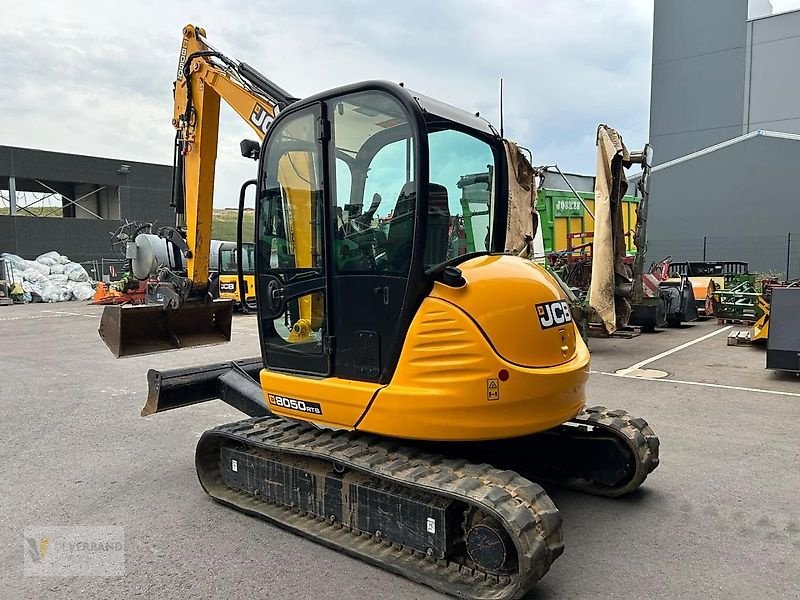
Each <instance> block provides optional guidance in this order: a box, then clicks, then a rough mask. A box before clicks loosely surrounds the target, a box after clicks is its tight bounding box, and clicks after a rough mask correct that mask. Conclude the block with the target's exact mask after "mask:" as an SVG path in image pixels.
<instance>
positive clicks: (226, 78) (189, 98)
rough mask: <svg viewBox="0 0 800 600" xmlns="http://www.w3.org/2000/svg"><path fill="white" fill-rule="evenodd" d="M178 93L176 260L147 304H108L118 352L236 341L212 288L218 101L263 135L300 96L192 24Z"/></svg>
mask: <svg viewBox="0 0 800 600" xmlns="http://www.w3.org/2000/svg"><path fill="white" fill-rule="evenodd" d="M174 95H175V102H174V111H173V118H172V125H173V126H174V127H175V129H176V131H177V134H176V145H175V172H174V182H175V185H174V190H175V193H174V198H173V205H174V207H175V213H176V225H175V227H174V228H173V227H169V228H164V229H162V230H161V231H160V232H159V236H160V237H161V238H163V243H164V244H166V245H167V246H168V249H169V251H170V254H171V255H172V256H174V263H175V264H174V265H173V266H172V267H170V265H161V266H160V267H159V269H158V272H157V274H156V276H157V281H154V282H153V283H152V284H151V285H150V286H149V294H148V299H149V302H148V304H146V305H136V306H125V305H117V306H108V307H106V308H105V310H104V311H103V316H102V318H101V322H100V329H99V333H100V337H101V338H102V339H103V341H104V342H105V343H106V345H107V346H108V347H109V349H110V350H111V352H112V353H113V354H114V356H116V357H117V358H119V357H123V356H132V355H138V354H146V353H152V352H161V351H164V350H171V349H177V348H185V347H191V346H200V345H207V344H217V343H223V342H228V341H230V338H231V318H232V312H233V302H232V301H231V300H213V301H212V300H211V296H210V294H209V290H208V286H209V263H210V253H211V224H212V219H213V199H214V174H215V166H216V159H217V145H218V140H219V111H220V100H224V101H225V102H226V103H227V104H228V105H230V107H231V108H232V109H233V110H234V111H235V112H236V113H237V114H238V115H239V116H240V117H241V118H242V119H243V120H244V121H245V122H246V123H247V124H248V125H249V126H250V127H251V128H252V130H253V131H254V133H255V134H256V135H257V136H258V138H259V140H262V139H263V138H264V135H265V134H266V131H267V129H268V127H269V125H270V124H271V123H272V121H273V120H274V118H275V116H276V115H277V113H278V111H279V110H280V108H281V107H283V106H286V105H287V104H290V103H291V102H293V101H295V100H296V98H294V97H292V96H291V95H290V94H288V93H287V92H286V91H285V90H283V89H281V88H280V87H279V86H277V85H276V84H274V83H272V82H271V81H270V80H269V79H267V78H266V77H264V76H263V75H261V74H260V73H259V72H258V71H256V70H255V69H253V68H252V67H250V66H249V65H247V64H246V63H240V62H237V61H234V60H232V59H230V58H228V57H227V56H225V55H224V54H222V53H221V52H219V51H217V50H215V49H213V48H212V47H211V46H210V45H209V44H208V43H207V42H206V41H205V31H204V30H203V29H201V28H199V27H195V26H193V25H187V26H186V27H185V28H184V29H183V40H182V42H181V51H180V58H179V60H178V69H177V78H176V80H175V84H174ZM159 243H160V242H159ZM129 249H130V250H131V252H130V253H129V256H128V258H129V259H130V260H132V261H136V260H139V256H138V253H137V251H136V242H135V240H133V241H131V242H130V243H129ZM239 254H240V253H239Z"/></svg>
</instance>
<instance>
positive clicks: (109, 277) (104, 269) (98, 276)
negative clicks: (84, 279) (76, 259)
mask: <svg viewBox="0 0 800 600" xmlns="http://www.w3.org/2000/svg"><path fill="white" fill-rule="evenodd" d="M80 264H81V265H83V268H84V269H86V272H87V273H89V277H90V278H91V279H92V280H94V281H105V282H106V283H108V282H109V281H114V280H116V279H119V278H120V276H121V275H122V273H124V272H125V266H126V265H125V261H124V260H119V259H117V258H100V259H97V260H87V261H84V262H82V263H80Z"/></svg>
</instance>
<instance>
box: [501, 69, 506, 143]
mask: <svg viewBox="0 0 800 600" xmlns="http://www.w3.org/2000/svg"><path fill="white" fill-rule="evenodd" d="M500 137H501V138H503V139H505V136H504V135H503V78H502V77H501V78H500Z"/></svg>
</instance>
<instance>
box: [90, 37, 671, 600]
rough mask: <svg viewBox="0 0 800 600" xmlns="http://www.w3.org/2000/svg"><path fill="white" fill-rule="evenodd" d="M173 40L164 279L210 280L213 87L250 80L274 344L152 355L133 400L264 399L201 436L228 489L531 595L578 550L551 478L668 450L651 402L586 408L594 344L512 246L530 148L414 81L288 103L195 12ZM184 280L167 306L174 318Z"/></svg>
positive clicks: (577, 481) (342, 538)
mask: <svg viewBox="0 0 800 600" xmlns="http://www.w3.org/2000/svg"><path fill="white" fill-rule="evenodd" d="M183 36H184V37H183V46H182V50H181V58H180V67H179V70H178V81H177V82H176V88H175V89H176V91H175V103H176V119H177V123H176V126H177V127H178V130H179V134H178V140H179V145H180V147H181V149H182V152H183V153H184V154H185V167H184V168H183V169H182V170H179V171H180V172H179V173H178V175H179V177H182V181H181V186H180V187H181V188H182V190H183V198H185V203H184V205H183V206H181V203H180V202H179V203H178V204H179V206H178V208H179V209H180V208H185V211H184V213H183V214H185V216H186V221H185V225H186V227H187V236H186V240H187V244H186V246H187V247H186V249H182V251H183V252H184V253H188V256H189V268H190V275H189V280H190V285H183V284H181V283H180V281H179V279H178V278H176V277H174V276H173V274H164V275H163V276H162V277H161V280H162V281H163V282H164V283H165V284H170V285H172V286H173V287H172V288H171V292H173V294H175V295H179V296H180V295H181V294H185V292H184V290H186V289H187V288H189V289H192V290H193V289H194V286H197V287H198V288H199V289H201V290H202V282H201V281H199V280H198V279H197V278H192V276H191V273H192V268H193V266H194V268H195V269H197V271H195V273H203V272H204V270H205V267H204V265H205V262H206V261H207V253H208V243H207V240H208V238H209V235H208V234H209V226H210V225H209V219H210V214H211V194H210V192H209V190H210V185H211V182H212V181H213V171H214V158H215V150H216V149H215V143H216V131H217V119H218V105H219V97H220V96H222V97H224V98H226V99H229V98H231V97H232V96H231V95H230V92H231V89H232V88H231V87H226V86H237V85H238V86H243V87H246V88H247V89H249V90H251V91H255V90H258V91H259V93H260V94H261V93H263V98H262V99H261V100H260V101H259V102H264V103H263V104H261V105H260V106H261V108H258V109H257V110H255V109H254V110H253V115H259V114H260V115H266V116H265V117H264V122H265V123H268V124H269V127H268V128H265V129H264V131H265V132H266V136H265V138H264V141H263V143H262V144H261V145H260V146H259V145H258V144H255V143H243V153H244V154H247V155H250V156H258V159H259V163H258V171H257V176H256V183H255V185H256V186H257V194H256V198H257V202H256V236H255V239H256V256H255V272H256V280H257V284H256V285H257V299H258V317H257V318H258V325H259V332H260V340H261V348H262V356H261V357H259V358H257V359H246V360H237V361H231V362H229V363H221V364H215V365H207V366H203V367H198V368H190V369H174V370H170V371H163V372H162V371H155V370H151V371H150V372H149V373H148V381H149V386H150V388H149V394H148V400H147V404H146V405H145V407H144V409H143V411H142V413H143V415H148V414H152V413H155V412H161V411H164V410H170V409H174V408H178V407H182V406H187V405H191V404H196V403H198V402H204V401H206V400H211V399H214V398H220V399H222V400H224V401H226V402H228V403H229V404H231V405H232V406H235V407H236V408H238V409H240V410H242V411H243V412H245V413H247V414H248V415H250V418H248V419H245V420H243V421H238V422H235V423H231V424H228V425H222V426H220V427H217V428H215V429H212V430H210V431H207V432H205V433H204V434H203V435H202V437H201V438H200V441H199V442H198V445H197V450H196V466H197V472H198V475H199V478H200V482H201V485H202V486H203V488H204V489H205V490H206V492H207V493H208V494H209V495H211V496H212V497H213V498H214V499H215V500H217V501H218V502H220V503H222V504H226V505H228V506H231V507H233V508H236V509H237V510H240V511H243V512H246V513H249V514H252V515H255V516H259V517H262V518H264V519H267V520H269V521H272V522H274V523H276V524H278V525H280V526H282V527H286V528H288V529H290V530H292V531H294V532H296V533H298V534H300V535H303V536H306V537H308V538H311V539H313V540H316V541H318V542H321V543H323V544H326V545H328V546H330V547H332V548H335V549H337V550H340V551H343V552H346V553H347V554H350V555H352V556H355V557H358V558H360V559H363V560H365V561H367V562H370V563H373V564H375V565H378V566H380V567H383V568H385V569H388V570H389V571H392V572H395V573H398V574H400V575H403V576H405V577H408V578H410V579H413V580H415V581H418V582H420V583H423V584H425V585H428V586H431V587H433V588H435V589H437V590H440V591H442V592H446V593H449V594H453V595H456V596H459V597H463V598H481V599H484V598H485V599H488V598H493V599H501V598H518V597H520V596H522V595H524V594H525V593H526V592H527V591H528V590H529V589H530V588H531V587H532V586H533V585H534V583H535V582H536V581H537V580H538V579H539V578H541V577H542V576H543V575H544V574H545V573H546V572H547V571H548V569H549V568H550V565H551V564H552V563H553V561H554V560H555V559H556V558H557V557H558V556H559V555H560V554H561V553H562V551H563V548H564V545H563V537H562V530H561V517H560V515H559V513H558V510H557V509H556V507H555V506H554V505H553V503H552V501H551V500H550V499H549V497H548V496H547V494H546V493H545V491H544V490H543V489H542V488H541V487H540V486H539V485H538V482H552V483H555V484H558V485H561V486H565V487H569V488H572V489H577V490H581V491H585V492H588V493H591V494H599V495H604V496H620V495H623V494H626V493H628V492H631V491H632V490H634V489H636V488H637V487H639V485H641V483H642V482H643V481H644V479H645V477H646V476H647V475H648V473H650V472H651V471H652V470H653V469H654V468H655V467H656V465H657V464H658V439H657V438H656V436H655V435H654V433H653V431H652V430H651V429H650V427H649V426H648V425H647V423H646V422H645V421H644V420H643V419H639V418H633V417H631V416H630V415H628V414H627V413H626V412H624V411H621V410H613V411H610V410H606V409H605V408H602V407H597V408H591V409H585V408H584V403H585V399H586V389H585V386H586V382H587V379H588V376H589V374H588V368H589V353H588V350H587V348H586V346H585V344H584V343H583V341H582V339H581V337H580V336H579V335H576V329H575V326H574V323H573V322H572V318H571V315H570V311H569V304H568V303H567V302H566V300H565V297H566V296H565V293H564V291H563V290H562V288H561V287H560V285H559V284H558V282H557V281H556V280H555V279H554V278H553V277H552V276H551V275H549V274H548V273H547V272H546V271H545V270H544V269H543V268H542V267H540V266H539V265H538V264H536V263H535V262H533V261H531V260H529V259H528V258H524V257H523V256H521V255H524V254H526V253H529V252H530V248H531V247H532V246H533V244H534V242H533V240H534V239H535V236H536V231H535V230H536V215H535V212H534V210H533V200H534V198H535V193H536V189H535V183H534V174H533V169H532V168H531V167H530V163H529V162H528V161H527V160H526V159H525V157H524V156H523V155H522V153H521V152H520V151H519V149H518V148H517V147H516V146H515V145H514V144H512V143H510V142H507V141H505V140H503V139H502V138H501V136H500V135H499V134H498V132H497V131H496V130H495V129H494V127H492V125H491V124H489V123H488V122H487V121H485V120H484V119H482V118H480V117H479V116H477V115H474V114H471V113H467V112H464V111H462V110H459V109H457V108H454V107H452V106H449V105H447V104H444V103H442V102H439V101H437V100H434V99H432V98H428V97H426V96H424V95H422V94H418V93H416V92H413V91H411V90H409V89H408V88H406V87H403V86H401V85H396V84H393V83H388V82H383V81H367V82H363V83H358V84H354V85H348V86H344V87H341V88H337V89H334V90H330V91H327V92H322V93H319V94H316V95H313V96H310V97H308V98H304V99H302V100H298V99H289V96H288V94H285V93H280V88H278V87H277V86H275V85H274V84H270V83H269V82H268V81H267V80H266V78H264V77H263V76H261V75H259V74H258V73H257V72H255V71H254V70H253V69H252V68H250V67H247V66H246V65H244V64H243V63H237V62H235V61H233V60H231V59H228V58H226V57H224V56H222V55H221V54H220V53H218V52H217V51H215V50H213V49H211V47H210V46H209V45H208V44H207V42H205V40H204V38H205V32H204V31H203V30H202V29H200V28H196V27H193V26H187V27H186V28H185V29H184V31H183ZM222 81H224V82H225V84H224V85H222V84H221V83H220V82H222ZM264 98H266V99H268V101H266V102H265V101H264ZM280 104H285V106H283V107H282V108H281V110H280V113H279V114H277V115H276V112H277V111H276V110H275V107H277V106H279V105H280ZM249 117H250V115H248V118H249ZM273 117H274V120H273ZM212 142H213V143H212ZM487 166H488V174H489V175H488V177H485V185H482V187H481V190H482V191H481V190H478V189H477V188H475V187H473V189H471V190H470V198H469V202H470V203H471V204H472V205H473V208H474V206H477V205H482V206H483V210H469V211H467V210H465V207H464V205H463V203H462V202H459V200H458V198H459V196H460V194H459V186H458V184H459V181H461V180H462V177H463V176H465V175H469V174H483V173H486V172H487ZM478 191H481V197H478V196H477V195H476V194H478ZM467 219H468V220H469V222H468V223H467V222H465V221H466V220H467ZM467 227H468V228H469V230H470V231H471V232H472V236H471V237H472V239H473V245H474V246H475V247H474V248H469V249H468V251H464V248H463V245H462V244H461V243H460V241H461V240H463V239H464V237H465V236H464V235H463V232H464V230H465V228H467ZM240 237H241V236H240ZM197 265H201V266H200V267H198V266H197ZM176 279H177V282H176ZM192 293H193V292H192ZM190 296H191V294H186V295H185V296H182V297H181V299H182V300H183V301H179V302H176V303H167V304H165V307H163V308H161V310H162V312H163V315H162V317H161V318H162V323H164V322H169V321H172V320H177V319H178V318H179V317H178V316H177V315H179V314H180V313H181V311H184V310H186V309H187V308H188V307H189V306H190V304H191V303H192V300H191V299H190ZM165 297H166V296H165ZM197 302H203V301H202V300H197ZM146 308H150V307H146ZM111 310H113V311H114V312H115V313H116V314H115V315H111V316H107V315H104V317H103V320H102V323H101V335H102V336H103V338H104V339H105V340H106V341H110V342H111V343H110V346H112V349H113V350H115V351H117V354H123V355H124V354H128V353H130V351H131V348H126V347H125V342H126V340H129V339H134V338H132V337H129V336H128V333H129V332H125V331H115V332H110V331H109V328H111V327H122V328H129V327H134V328H135V327H136V319H139V318H140V317H139V316H138V315H137V314H136V311H137V307H113V308H112V309H111ZM126 311H128V312H126ZM173 313H174V314H173ZM120 314H123V316H120ZM128 314H130V315H131V316H127V315H128ZM140 314H142V313H141V312H140ZM209 314H211V315H212V317H213V315H214V313H213V311H211V312H210V313H209ZM144 318H145V319H146V318H148V317H147V316H145V317H144ZM225 319H227V322H223V323H220V325H219V326H220V327H223V326H225V327H228V328H229V327H230V318H229V315H228V316H227V317H225V316H223V318H222V320H223V321H224V320H225ZM207 324H209V325H214V324H213V323H211V321H208V322H207ZM214 326H216V325H214ZM168 331H169V330H168V328H161V329H159V328H157V327H149V328H148V329H147V330H146V333H147V334H148V335H151V336H155V335H159V334H161V335H164V334H165V332H166V335H169V333H168ZM228 333H229V329H228ZM223 337H224V336H223ZM164 346H165V347H166V346H169V344H165V345H164ZM153 347H154V346H153V345H149V346H148V345H147V344H145V343H143V340H142V339H141V338H139V339H137V340H136V344H135V346H134V347H133V348H132V350H134V351H137V352H138V351H150V350H152V349H153ZM534 481H535V482H537V483H533V482H534Z"/></svg>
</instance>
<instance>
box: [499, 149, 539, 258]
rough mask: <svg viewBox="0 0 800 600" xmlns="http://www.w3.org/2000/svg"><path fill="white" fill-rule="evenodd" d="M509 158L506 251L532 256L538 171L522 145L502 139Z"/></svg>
mask: <svg viewBox="0 0 800 600" xmlns="http://www.w3.org/2000/svg"><path fill="white" fill-rule="evenodd" d="M503 141H504V142H505V146H506V157H507V158H508V226H507V229H506V248H505V249H506V252H509V253H511V254H520V255H522V256H530V257H531V258H533V252H534V248H533V241H532V240H533V237H534V231H533V214H534V210H535V206H536V172H535V170H534V168H533V167H532V166H531V163H530V162H529V161H528V159H527V158H526V157H525V155H524V154H523V153H522V152H521V151H520V149H519V147H518V146H517V145H516V144H515V143H514V142H510V141H508V140H503Z"/></svg>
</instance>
